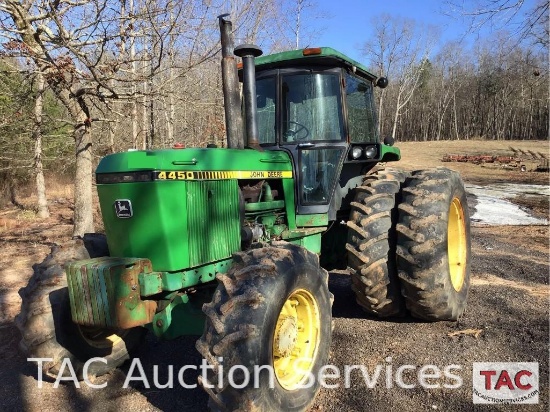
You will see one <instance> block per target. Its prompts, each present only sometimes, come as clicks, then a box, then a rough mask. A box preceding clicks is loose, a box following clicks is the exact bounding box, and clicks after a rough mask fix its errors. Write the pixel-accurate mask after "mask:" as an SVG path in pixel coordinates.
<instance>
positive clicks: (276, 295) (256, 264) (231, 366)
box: [196, 242, 332, 411]
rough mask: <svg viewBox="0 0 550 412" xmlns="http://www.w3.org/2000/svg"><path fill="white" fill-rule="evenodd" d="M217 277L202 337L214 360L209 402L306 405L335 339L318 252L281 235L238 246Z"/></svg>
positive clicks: (266, 407) (223, 406) (226, 406)
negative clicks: (226, 269)
mask: <svg viewBox="0 0 550 412" xmlns="http://www.w3.org/2000/svg"><path fill="white" fill-rule="evenodd" d="M218 280H219V285H218V288H217V290H216V292H215V293H214V296H213V300H212V302H211V303H209V304H205V305H204V307H203V311H204V313H205V314H206V316H207V321H206V326H205V330H204V333H203V335H202V337H201V338H200V339H199V340H198V341H197V345H196V346H197V349H198V350H199V352H200V353H201V354H202V356H203V357H204V358H205V359H206V360H207V361H208V363H209V364H210V365H212V366H215V368H214V370H213V371H210V374H209V375H208V381H207V382H205V381H202V379H200V381H201V384H202V386H203V387H204V388H205V389H206V391H207V392H208V393H209V395H210V401H209V406H210V408H211V409H212V410H216V411H233V410H259V411H303V410H305V409H306V408H307V407H308V406H309V405H310V404H311V403H312V402H313V399H314V397H315V395H316V394H317V392H318V391H319V382H318V379H317V376H318V372H319V370H320V369H321V368H322V367H323V366H324V365H325V364H326V363H327V361H328V357H329V347H330V341H331V323H332V315H331V305H332V294H331V293H330V292H329V290H328V273H327V272H326V271H325V270H324V269H322V268H320V267H319V259H318V257H317V256H316V255H315V254H313V253H311V252H309V251H307V250H306V249H304V248H301V247H299V246H295V245H291V244H289V243H286V242H274V243H273V244H272V245H271V246H265V245H264V246H263V247H261V248H256V249H252V250H250V251H247V252H243V253H239V254H236V255H235V263H234V265H233V267H232V268H231V270H230V271H229V273H227V274H226V275H218ZM221 366H223V368H220V367H221ZM220 372H221V373H220Z"/></svg>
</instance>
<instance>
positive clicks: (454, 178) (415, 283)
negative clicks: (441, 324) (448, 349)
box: [397, 168, 470, 320]
mask: <svg viewBox="0 0 550 412" xmlns="http://www.w3.org/2000/svg"><path fill="white" fill-rule="evenodd" d="M402 194H403V199H402V202H401V204H400V205H399V222H398V224H397V235H398V236H397V267H398V270H399V278H400V280H401V289H402V293H403V296H404V298H405V302H406V305H407V309H409V311H410V312H411V314H412V315H413V316H415V317H418V318H421V319H425V320H457V319H458V318H459V317H460V316H461V315H462V313H463V312H464V310H465V309H466V301H467V298H468V290H469V288H470V216H469V214H468V203H467V200H466V191H465V190H464V184H463V183H462V179H461V178H460V175H459V174H458V173H457V172H454V171H452V170H449V169H445V168H438V169H431V170H420V171H417V172H413V173H412V175H411V177H410V178H409V179H407V181H406V182H405V185H404V188H403V190H402Z"/></svg>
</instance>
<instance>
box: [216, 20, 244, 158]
mask: <svg viewBox="0 0 550 412" xmlns="http://www.w3.org/2000/svg"><path fill="white" fill-rule="evenodd" d="M227 16H229V14H222V15H221V16H218V20H219V24H220V35H221V44H222V63H221V65H222V85H223V101H224V110H225V130H226V131H227V147H229V148H233V149H243V148H244V136H243V119H242V117H241V96H240V90H239V77H238V74H237V62H236V61H235V57H234V56H233V52H232V50H233V47H234V45H233V35H232V33H231V32H232V30H233V24H232V23H231V21H230V20H225V19H224V17H227Z"/></svg>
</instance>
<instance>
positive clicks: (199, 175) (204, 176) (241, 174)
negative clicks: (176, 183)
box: [153, 170, 292, 180]
mask: <svg viewBox="0 0 550 412" xmlns="http://www.w3.org/2000/svg"><path fill="white" fill-rule="evenodd" d="M290 178H292V171H291V170H285V171H273V170H227V171H204V172H193V171H179V172H174V171H155V172H153V180H220V179H290Z"/></svg>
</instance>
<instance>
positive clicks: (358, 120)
mask: <svg viewBox="0 0 550 412" xmlns="http://www.w3.org/2000/svg"><path fill="white" fill-rule="evenodd" d="M346 103H347V108H348V126H349V135H350V139H351V141H352V142H353V143H361V142H377V141H378V140H379V138H378V128H377V123H376V109H375V104H374V93H373V88H372V83H371V82H368V81H366V80H362V79H360V78H358V77H355V76H352V75H350V74H347V75H346Z"/></svg>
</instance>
